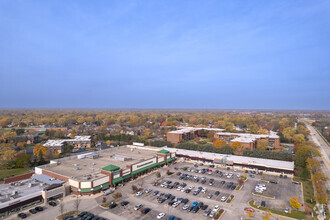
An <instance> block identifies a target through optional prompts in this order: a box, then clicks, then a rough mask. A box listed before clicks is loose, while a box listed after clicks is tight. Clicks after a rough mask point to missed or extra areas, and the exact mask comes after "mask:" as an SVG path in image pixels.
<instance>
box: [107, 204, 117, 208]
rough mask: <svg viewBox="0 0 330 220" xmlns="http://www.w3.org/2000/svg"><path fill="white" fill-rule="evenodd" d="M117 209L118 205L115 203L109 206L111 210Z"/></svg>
mask: <svg viewBox="0 0 330 220" xmlns="http://www.w3.org/2000/svg"><path fill="white" fill-rule="evenodd" d="M116 207H117V204H116V203H113V204H111V205H109V209H113V208H116Z"/></svg>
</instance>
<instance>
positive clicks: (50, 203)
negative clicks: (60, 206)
mask: <svg viewBox="0 0 330 220" xmlns="http://www.w3.org/2000/svg"><path fill="white" fill-rule="evenodd" d="M48 204H49V205H50V206H53V207H54V206H57V204H56V202H54V201H49V202H48Z"/></svg>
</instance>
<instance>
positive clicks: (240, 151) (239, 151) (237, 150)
mask: <svg viewBox="0 0 330 220" xmlns="http://www.w3.org/2000/svg"><path fill="white" fill-rule="evenodd" d="M245 149H246V148H245V147H244V146H242V145H240V146H238V147H236V148H235V149H234V154H235V155H240V156H242V155H243V153H244V151H245Z"/></svg>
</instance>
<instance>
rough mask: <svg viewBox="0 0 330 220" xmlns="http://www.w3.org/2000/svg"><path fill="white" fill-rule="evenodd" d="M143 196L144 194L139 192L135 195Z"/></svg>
mask: <svg viewBox="0 0 330 220" xmlns="http://www.w3.org/2000/svg"><path fill="white" fill-rule="evenodd" d="M142 194H143V192H141V191H140V192H137V193H136V194H135V195H137V196H141V195H142Z"/></svg>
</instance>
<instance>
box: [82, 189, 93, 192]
mask: <svg viewBox="0 0 330 220" xmlns="http://www.w3.org/2000/svg"><path fill="white" fill-rule="evenodd" d="M91 191H92V190H91V189H81V190H80V192H82V193H88V192H91Z"/></svg>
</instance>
